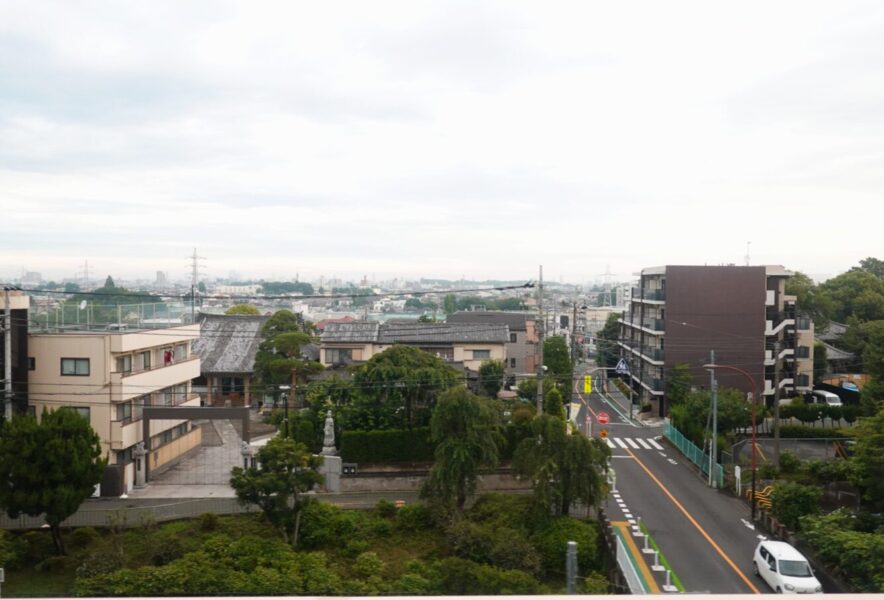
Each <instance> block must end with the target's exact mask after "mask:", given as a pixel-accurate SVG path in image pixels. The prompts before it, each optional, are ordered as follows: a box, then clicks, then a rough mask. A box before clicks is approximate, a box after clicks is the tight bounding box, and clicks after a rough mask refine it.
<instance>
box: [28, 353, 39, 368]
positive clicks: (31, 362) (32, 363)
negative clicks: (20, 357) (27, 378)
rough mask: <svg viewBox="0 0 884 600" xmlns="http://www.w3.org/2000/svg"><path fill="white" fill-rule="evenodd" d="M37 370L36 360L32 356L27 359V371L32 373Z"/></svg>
mask: <svg viewBox="0 0 884 600" xmlns="http://www.w3.org/2000/svg"><path fill="white" fill-rule="evenodd" d="M36 368H37V359H36V358H34V357H33V356H29V357H28V371H33V370H34V369H36Z"/></svg>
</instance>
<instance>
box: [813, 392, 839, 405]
mask: <svg viewBox="0 0 884 600" xmlns="http://www.w3.org/2000/svg"><path fill="white" fill-rule="evenodd" d="M813 403H814V404H825V405H827V406H841V398H839V397H838V394H833V393H832V392H827V391H825V390H814V391H813Z"/></svg>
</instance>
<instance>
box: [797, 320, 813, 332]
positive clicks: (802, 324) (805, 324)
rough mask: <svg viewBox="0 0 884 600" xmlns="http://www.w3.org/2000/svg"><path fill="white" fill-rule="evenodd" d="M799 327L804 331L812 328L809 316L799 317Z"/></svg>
mask: <svg viewBox="0 0 884 600" xmlns="http://www.w3.org/2000/svg"><path fill="white" fill-rule="evenodd" d="M798 329H800V330H802V331H807V330H808V329H810V319H808V318H807V317H798Z"/></svg>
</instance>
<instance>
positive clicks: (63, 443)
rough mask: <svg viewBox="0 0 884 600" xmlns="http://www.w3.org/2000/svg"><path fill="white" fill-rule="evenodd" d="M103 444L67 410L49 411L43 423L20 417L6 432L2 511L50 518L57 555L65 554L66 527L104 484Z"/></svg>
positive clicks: (0, 449)
mask: <svg viewBox="0 0 884 600" xmlns="http://www.w3.org/2000/svg"><path fill="white" fill-rule="evenodd" d="M101 455H102V451H101V440H100V439H99V437H98V435H97V434H96V433H95V432H94V431H93V430H92V427H90V425H89V422H88V421H87V420H86V419H84V418H83V417H81V416H80V415H78V414H77V413H76V412H75V411H73V410H71V409H67V408H60V409H58V410H55V411H52V412H48V411H46V410H44V411H43V415H42V418H41V421H40V423H39V424H38V423H37V421H36V420H35V419H34V418H33V417H29V416H19V417H15V418H14V419H13V420H12V421H11V422H8V423H5V424H4V425H3V426H2V429H0V507H2V508H3V509H4V510H6V512H7V514H8V515H9V516H10V517H11V518H13V519H14V518H17V517H18V516H19V515H21V514H26V515H30V516H32V517H37V516H40V515H41V514H45V519H46V524H47V525H49V529H50V531H51V533H52V540H53V542H54V543H55V548H56V550H57V551H58V552H59V553H61V554H64V553H65V549H64V541H63V540H62V537H61V523H62V521H64V520H65V519H67V518H68V517H69V516H71V515H72V514H74V513H75V512H77V509H78V508H79V507H80V504H82V503H83V501H84V500H86V499H87V498H89V497H90V496H91V495H92V493H93V492H94V491H95V486H96V485H98V483H100V482H101V477H102V475H103V474H104V467H105V465H106V464H107V463H106V461H105V459H103V458H102V456H101Z"/></svg>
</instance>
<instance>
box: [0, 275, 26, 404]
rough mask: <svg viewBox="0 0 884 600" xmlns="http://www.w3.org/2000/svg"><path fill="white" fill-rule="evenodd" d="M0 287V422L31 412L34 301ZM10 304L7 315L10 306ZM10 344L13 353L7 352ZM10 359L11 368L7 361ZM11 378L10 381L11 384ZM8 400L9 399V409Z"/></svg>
mask: <svg viewBox="0 0 884 600" xmlns="http://www.w3.org/2000/svg"><path fill="white" fill-rule="evenodd" d="M11 287H12V286H9V285H4V286H0V418H6V417H11V416H12V415H14V414H19V413H23V412H25V410H27V405H28V307H29V306H30V298H29V297H28V296H26V295H25V294H24V292H21V291H19V290H15V289H8V288H11ZM7 300H8V301H9V306H8V308H9V312H8V313H7V306H6V302H7ZM7 327H8V331H7ZM7 340H9V351H8V352H7V348H6V346H7ZM7 354H8V355H9V364H8V365H7V364H6V357H7ZM7 378H8V379H9V380H8V381H7ZM7 397H8V398H9V402H8V406H7Z"/></svg>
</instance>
